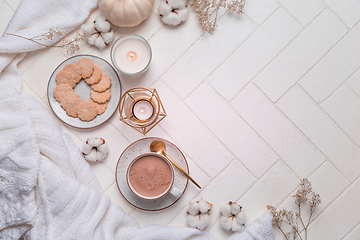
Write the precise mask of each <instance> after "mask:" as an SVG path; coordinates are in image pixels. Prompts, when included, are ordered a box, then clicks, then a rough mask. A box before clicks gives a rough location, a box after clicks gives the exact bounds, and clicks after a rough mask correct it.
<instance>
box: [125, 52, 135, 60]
mask: <svg viewBox="0 0 360 240" xmlns="http://www.w3.org/2000/svg"><path fill="white" fill-rule="evenodd" d="M126 56H127V59H129V60H130V61H135V60H136V59H137V54H136V52H134V51H130V52H128V53H127V55H126Z"/></svg>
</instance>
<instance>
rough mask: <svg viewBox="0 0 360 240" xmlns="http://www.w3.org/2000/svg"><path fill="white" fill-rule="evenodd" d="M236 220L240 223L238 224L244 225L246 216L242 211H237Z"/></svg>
mask: <svg viewBox="0 0 360 240" xmlns="http://www.w3.org/2000/svg"><path fill="white" fill-rule="evenodd" d="M236 221H237V222H238V223H239V224H240V225H245V223H246V216H245V213H244V212H243V211H241V212H239V213H238V214H237V215H236Z"/></svg>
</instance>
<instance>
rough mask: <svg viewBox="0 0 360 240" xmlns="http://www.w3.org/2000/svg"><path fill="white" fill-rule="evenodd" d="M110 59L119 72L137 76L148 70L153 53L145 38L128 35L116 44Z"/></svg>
mask: <svg viewBox="0 0 360 240" xmlns="http://www.w3.org/2000/svg"><path fill="white" fill-rule="evenodd" d="M110 58H111V61H112V63H113V65H114V66H115V68H116V69H117V70H118V71H119V72H121V73H123V74H127V75H135V74H139V73H143V72H146V71H147V70H148V68H149V66H150V62H151V58H152V51H151V47H150V44H149V43H148V41H146V39H145V38H143V37H141V36H139V35H136V34H126V35H123V36H121V37H119V38H118V39H117V40H116V41H115V42H114V44H113V45H112V47H111V51H110Z"/></svg>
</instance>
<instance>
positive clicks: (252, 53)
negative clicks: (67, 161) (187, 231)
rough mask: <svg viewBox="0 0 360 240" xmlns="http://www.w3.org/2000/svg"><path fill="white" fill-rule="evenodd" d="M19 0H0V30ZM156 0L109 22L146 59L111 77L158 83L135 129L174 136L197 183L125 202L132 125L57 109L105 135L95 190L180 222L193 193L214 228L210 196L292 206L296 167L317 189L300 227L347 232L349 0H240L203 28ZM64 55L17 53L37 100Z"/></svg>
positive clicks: (353, 220) (353, 169)
mask: <svg viewBox="0 0 360 240" xmlns="http://www.w3.org/2000/svg"><path fill="white" fill-rule="evenodd" d="M19 3H20V0H0V33H1V34H2V33H3V32H4V31H5V28H6V26H7V23H8V22H9V21H10V19H11V17H12V15H13V13H14V11H15V10H16V8H17V6H18V4H19ZM158 4H159V2H158V1H157V0H156V1H155V6H154V9H153V13H152V15H151V16H150V17H149V18H148V19H147V20H146V21H145V22H143V23H142V24H140V25H139V26H137V27H134V28H116V31H115V33H116V37H118V36H121V35H123V34H126V33H137V34H140V35H142V36H144V37H145V38H146V39H148V40H149V42H150V45H151V47H152V49H153V53H154V56H153V61H152V63H151V67H150V69H149V71H148V72H147V73H146V74H145V75H143V76H142V77H141V78H139V79H127V77H126V76H121V80H122V85H123V87H124V90H127V89H129V88H131V87H135V86H144V87H155V88H156V89H157V90H158V92H159V94H160V96H161V99H162V101H163V103H164V106H165V109H166V111H167V113H168V116H167V117H166V118H165V119H164V121H162V122H161V123H160V124H159V125H158V126H157V127H155V128H154V129H153V130H151V131H150V132H149V134H147V135H146V136H157V137H162V138H165V139H168V140H170V141H172V142H173V143H175V144H176V145H177V146H179V147H180V148H181V149H182V151H183V152H184V154H185V155H186V157H187V160H188V162H189V166H190V174H191V175H192V176H193V177H194V178H195V179H196V180H197V181H198V182H199V183H200V185H202V186H203V189H202V190H201V191H200V190H198V189H197V188H196V187H195V186H193V185H191V184H189V186H188V189H187V190H186V193H185V194H184V196H183V197H182V198H181V200H180V201H179V202H177V203H176V204H175V205H174V206H172V207H171V208H169V209H166V210H164V211H159V212H144V211H141V210H137V209H135V208H134V207H132V206H131V205H129V204H128V203H127V202H126V201H125V200H124V199H123V198H122V196H121V195H120V193H119V191H118V189H117V186H116V182H115V175H114V172H115V167H116V163H117V160H118V158H119V156H120V154H121V152H122V151H123V150H124V149H125V148H126V147H127V146H128V145H129V144H130V143H131V142H133V141H135V140H138V139H140V138H142V137H143V136H142V135H141V134H139V133H137V132H136V131H134V130H133V129H131V128H129V127H128V126H126V125H125V124H123V123H121V122H120V121H119V120H118V114H115V116H114V117H112V119H111V120H110V121H109V122H108V123H107V124H105V125H104V126H101V127H98V128H95V129H92V130H78V129H74V128H71V127H68V126H66V125H64V124H63V123H61V122H60V121H59V124H61V125H62V127H63V129H64V131H65V132H67V133H68V134H69V135H70V136H71V137H72V138H73V139H74V141H75V142H76V144H77V145H78V146H79V147H81V146H82V142H83V141H84V140H85V139H87V138H89V137H91V136H101V137H103V138H105V139H107V140H108V142H109V144H110V153H109V156H108V157H107V159H106V161H105V162H104V163H103V164H93V165H92V169H93V171H94V172H95V174H96V176H97V178H98V179H99V181H100V184H101V186H102V188H103V191H104V193H105V194H107V195H108V196H109V197H110V198H111V200H112V202H113V203H114V204H116V205H119V206H121V207H122V208H123V209H124V211H125V212H127V213H129V214H130V215H131V216H133V217H134V218H135V219H136V220H137V221H138V222H139V224H140V225H141V226H145V225H148V224H153V223H156V224H164V225H168V226H186V221H185V216H186V209H187V204H188V203H189V202H190V201H192V200H196V199H199V198H201V197H203V198H204V199H206V200H208V201H209V202H212V203H213V204H214V209H213V213H212V222H211V225H210V226H209V227H208V228H207V229H206V230H207V231H209V232H211V233H213V234H214V235H216V236H218V237H219V238H220V239H225V238H226V237H227V236H229V235H230V233H228V232H226V231H223V230H222V229H221V228H220V226H219V224H218V218H219V207H220V206H221V205H222V204H224V203H226V202H227V201H229V200H231V201H237V202H238V203H239V204H240V205H242V206H243V209H244V211H245V212H246V215H247V216H248V222H249V223H250V222H252V221H253V220H254V219H256V218H257V217H259V216H261V215H262V214H263V213H264V212H265V211H266V206H267V205H269V204H271V205H274V206H277V207H286V208H288V209H291V208H293V207H294V202H293V199H292V197H291V196H292V194H293V193H294V191H295V190H296V189H297V187H298V183H299V179H301V178H309V179H310V180H311V181H312V183H313V188H314V190H315V191H316V192H318V193H319V194H320V195H321V199H322V204H321V205H320V207H319V208H318V210H317V211H316V212H315V216H314V220H313V221H312V222H311V224H310V228H309V239H313V240H319V239H323V240H331V239H334V240H339V239H344V240H359V239H360V201H359V199H360V179H359V175H360V70H359V67H360V23H359V20H360V0H247V4H246V7H245V13H244V14H242V15H241V16H236V15H234V14H232V13H229V12H225V13H224V14H223V15H222V16H221V18H220V19H219V21H218V26H219V27H218V28H217V29H216V30H215V32H214V33H213V34H208V33H204V32H203V31H202V30H201V29H200V27H199V25H198V23H197V21H196V16H195V15H194V13H193V12H192V13H191V14H190V16H189V18H188V20H187V21H186V22H185V23H184V24H182V25H180V26H177V27H168V26H164V25H163V24H162V22H161V21H160V19H159V17H158V16H157V6H158ZM99 14H100V12H99V11H98V10H97V9H96V10H94V12H93V13H92V14H91V15H90V17H89V19H88V21H92V20H93V19H94V18H95V17H96V16H98V15H99ZM72 34H74V33H72ZM80 53H90V54H94V55H98V56H100V57H103V58H104V59H106V60H110V56H109V48H107V49H105V50H104V51H99V50H97V49H94V48H92V47H90V46H88V45H86V44H85V43H83V44H82V47H81V50H80ZM64 59H66V56H65V55H64V54H63V53H62V52H61V51H59V50H57V49H44V50H40V51H37V52H32V53H29V54H28V55H27V56H26V58H25V59H24V60H23V61H22V62H21V63H20V65H19V69H20V71H21V73H22V77H23V88H24V89H25V90H26V91H27V92H29V93H31V94H32V95H33V96H34V97H36V98H37V99H38V100H39V101H41V102H42V103H43V104H44V105H45V106H46V107H47V108H49V105H48V102H47V97H46V87H47V81H48V79H49V77H50V75H51V73H52V71H53V70H54V69H55V67H56V66H57V65H58V64H59V63H60V62H62V61H63V60H64ZM54 118H56V117H55V116H54ZM276 239H283V236H282V235H280V233H279V232H277V236H276Z"/></svg>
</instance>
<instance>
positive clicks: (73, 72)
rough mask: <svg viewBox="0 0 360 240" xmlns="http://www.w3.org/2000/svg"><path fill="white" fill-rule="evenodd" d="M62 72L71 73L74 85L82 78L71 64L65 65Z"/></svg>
mask: <svg viewBox="0 0 360 240" xmlns="http://www.w3.org/2000/svg"><path fill="white" fill-rule="evenodd" d="M63 71H66V72H70V73H72V74H73V75H74V76H75V81H76V83H78V82H80V80H81V78H82V75H81V69H80V68H79V67H78V66H77V65H76V64H73V63H69V64H67V65H66V66H65V67H64V69H63Z"/></svg>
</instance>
